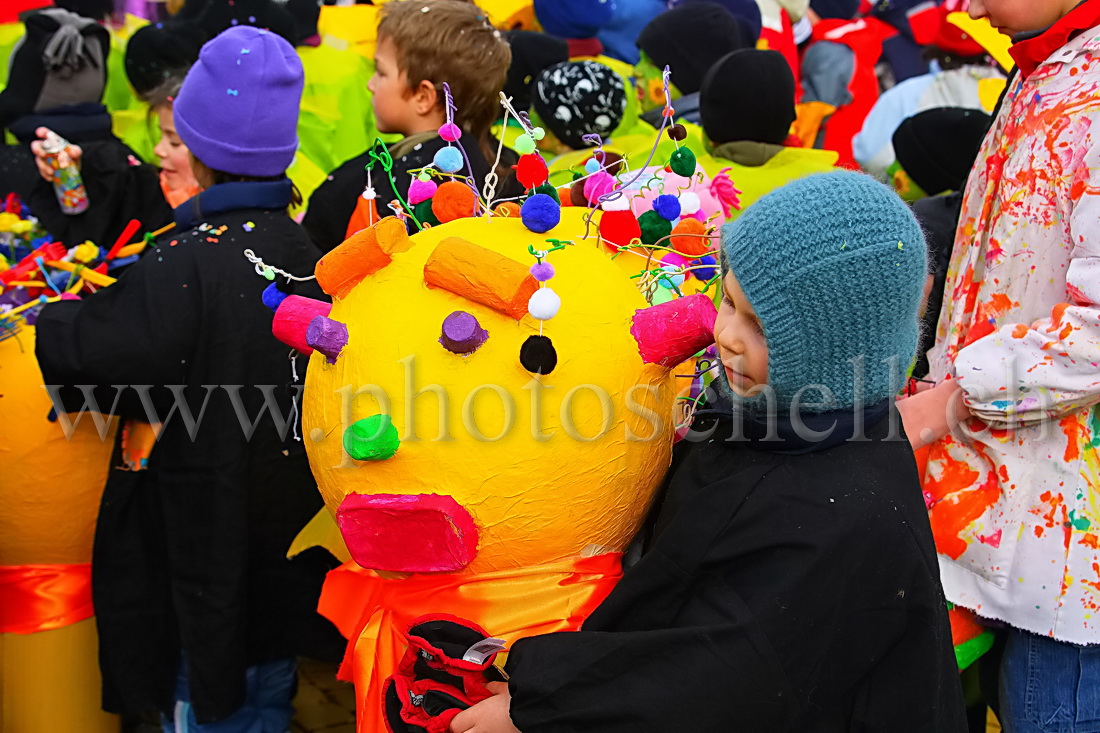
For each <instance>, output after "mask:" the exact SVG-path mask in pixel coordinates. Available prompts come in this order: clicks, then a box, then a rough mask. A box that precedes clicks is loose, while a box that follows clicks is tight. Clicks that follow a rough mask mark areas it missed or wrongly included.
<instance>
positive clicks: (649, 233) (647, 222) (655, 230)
mask: <svg viewBox="0 0 1100 733" xmlns="http://www.w3.org/2000/svg"><path fill="white" fill-rule="evenodd" d="M638 227H639V228H640V229H641V232H642V242H644V243H645V244H648V245H649V246H650V247H652V246H654V245H656V244H658V243H660V244H665V243H664V242H662V241H661V240H662V239H664V238H665V237H667V236H668V235H670V234H672V222H670V221H669V220H668V219H666V218H664V217H663V216H661V215H660V214H658V213H657V212H656V211H647V212H645V213H644V214H642V215H641V216H639V217H638Z"/></svg>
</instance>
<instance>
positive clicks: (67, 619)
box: [0, 563, 95, 634]
mask: <svg viewBox="0 0 1100 733" xmlns="http://www.w3.org/2000/svg"><path fill="white" fill-rule="evenodd" d="M94 614H95V612H94V611H93V610H92V565H91V563H81V564H78V565H4V566H0V633H2V634H33V633H35V632H37V631H49V630H51V629H60V628H61V627H63V626H68V625H70V624H75V623H76V622H78V621H83V620H84V619H86V618H91V617H92V616H93V615H94Z"/></svg>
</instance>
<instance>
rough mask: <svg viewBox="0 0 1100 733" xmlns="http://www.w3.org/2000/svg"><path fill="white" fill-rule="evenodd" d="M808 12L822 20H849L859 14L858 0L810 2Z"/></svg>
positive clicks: (816, 0)
mask: <svg viewBox="0 0 1100 733" xmlns="http://www.w3.org/2000/svg"><path fill="white" fill-rule="evenodd" d="M810 10H812V11H814V12H815V13H817V14H818V16H819V17H821V18H823V19H828V18H840V19H841V20H851V19H852V18H854V17H855V15H856V13H857V12H859V0H810Z"/></svg>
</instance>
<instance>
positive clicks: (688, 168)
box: [668, 148, 695, 178]
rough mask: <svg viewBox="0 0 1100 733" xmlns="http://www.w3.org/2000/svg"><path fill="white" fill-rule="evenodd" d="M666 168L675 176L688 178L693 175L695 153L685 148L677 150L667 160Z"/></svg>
mask: <svg viewBox="0 0 1100 733" xmlns="http://www.w3.org/2000/svg"><path fill="white" fill-rule="evenodd" d="M668 167H669V168H671V169H672V172H673V173H675V174H676V175H678V176H683V177H684V178H690V177H691V176H693V175H695V153H693V152H691V151H690V150H688V149H687V148H677V149H676V152H674V153H673V154H672V157H671V158H669V161H668Z"/></svg>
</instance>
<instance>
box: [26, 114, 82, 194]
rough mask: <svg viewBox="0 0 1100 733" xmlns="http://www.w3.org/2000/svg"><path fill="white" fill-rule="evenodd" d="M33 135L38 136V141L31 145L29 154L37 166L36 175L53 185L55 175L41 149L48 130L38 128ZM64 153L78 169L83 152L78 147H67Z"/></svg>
mask: <svg viewBox="0 0 1100 733" xmlns="http://www.w3.org/2000/svg"><path fill="white" fill-rule="evenodd" d="M34 134H35V135H37V136H38V140H35V141H34V142H32V143H31V152H32V153H34V163H35V165H37V166H38V174H39V175H40V176H42V178H44V179H45V180H46V181H48V182H49V183H55V182H56V181H57V173H56V171H54V167H53V164H52V163H51V162H50V160H49V158H47V156H46V151H45V150H43V149H42V142H41V141H42V140H45V139H46V137H47V136H48V135H49V134H50V130H49V129H47V128H45V127H39V128H38V129H37V130H35V131H34ZM65 153H66V154H67V155H68V156H69V159H70V160H71V161H72V164H73V165H75V166H77V167H78V168H79V167H80V158H81V156H83V155H84V151H83V150H81V148H80V146H79V145H69V146H68V147H67V148H65Z"/></svg>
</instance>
